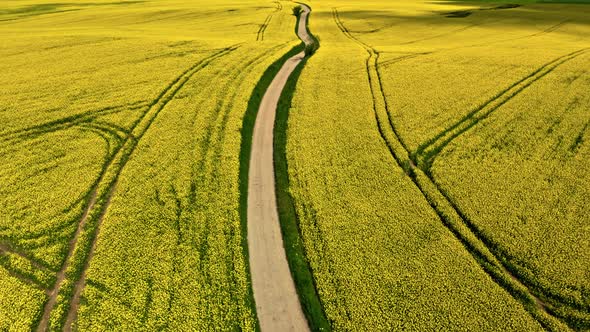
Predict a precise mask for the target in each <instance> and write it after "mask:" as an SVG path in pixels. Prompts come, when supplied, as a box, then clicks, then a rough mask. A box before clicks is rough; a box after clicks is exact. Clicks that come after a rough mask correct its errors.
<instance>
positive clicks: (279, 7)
mask: <svg viewBox="0 0 590 332" xmlns="http://www.w3.org/2000/svg"><path fill="white" fill-rule="evenodd" d="M275 3H276V5H277V7H276V8H275V10H274V11H273V12H271V13H270V14H268V16H266V19H265V20H264V22H263V23H262V25H261V26H260V28H259V29H258V32H257V33H256V41H263V40H264V32H265V31H266V28H268V25H269V24H270V20H272V17H273V16H274V14H276V13H277V12H280V11H281V10H283V5H282V4H281V3H280V2H278V1H275Z"/></svg>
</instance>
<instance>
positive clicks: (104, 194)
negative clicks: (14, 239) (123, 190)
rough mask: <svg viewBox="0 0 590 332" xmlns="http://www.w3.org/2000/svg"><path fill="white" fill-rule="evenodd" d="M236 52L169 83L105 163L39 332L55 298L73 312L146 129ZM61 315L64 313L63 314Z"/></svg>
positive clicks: (46, 322)
mask: <svg viewBox="0 0 590 332" xmlns="http://www.w3.org/2000/svg"><path fill="white" fill-rule="evenodd" d="M237 48H238V46H232V47H228V48H225V49H222V50H220V51H218V52H216V53H214V54H213V55H211V56H209V57H207V58H205V59H203V60H201V61H199V62H198V63H196V64H195V65H193V66H192V67H191V68H189V69H188V70H186V71H185V72H184V73H182V74H181V75H180V76H179V77H177V78H176V79H175V80H174V81H173V82H172V83H170V84H169V85H168V87H167V88H166V89H164V90H163V91H162V92H161V93H160V95H159V96H158V97H157V98H156V99H155V100H154V101H153V102H152V103H151V105H150V108H149V110H148V111H147V112H146V113H145V114H144V115H143V116H142V117H141V118H140V119H139V120H138V121H137V122H136V123H135V124H134V125H133V127H132V129H131V133H130V134H129V135H128V136H127V137H126V138H125V140H124V142H123V143H122V144H121V146H120V147H119V148H118V149H117V151H116V153H115V154H114V156H113V157H112V158H110V159H109V160H108V162H107V164H106V165H105V168H104V169H103V171H102V173H101V175H100V176H99V179H98V180H97V181H96V183H95V185H94V187H93V189H92V191H91V192H90V195H89V200H88V203H87V207H86V209H85V211H84V214H83V216H82V218H81V219H80V221H79V223H78V227H77V230H76V232H75V234H74V236H73V238H72V239H71V241H70V245H69V250H68V254H67V256H66V259H65V261H64V264H63V266H62V269H61V270H60V271H59V272H58V275H57V281H56V283H55V285H54V287H53V289H52V290H51V292H50V296H49V299H48V301H47V302H46V305H45V308H44V310H43V316H42V318H41V320H40V322H39V325H38V327H37V330H38V331H45V330H47V329H48V328H49V323H50V317H51V313H52V311H53V308H54V307H55V305H56V303H57V300H58V294H60V293H65V294H66V295H67V294H72V295H73V296H71V299H69V300H68V304H65V306H66V307H69V308H68V310H65V313H66V314H67V315H68V316H69V315H70V314H69V311H70V310H74V311H75V309H76V308H71V306H70V305H69V303H76V302H77V301H79V294H80V293H81V289H82V288H83V287H84V275H85V267H86V266H87V264H88V262H89V258H90V257H91V256H92V253H93V251H94V247H95V240H96V237H97V235H98V231H99V228H100V223H101V221H102V215H103V213H104V211H106V209H107V208H108V203H109V197H110V196H111V194H112V191H113V188H114V185H115V183H116V181H117V179H118V176H119V175H120V173H121V171H122V169H123V168H124V166H125V164H126V163H127V161H128V159H129V157H130V156H131V154H132V153H133V151H134V150H135V147H136V146H137V144H138V142H139V140H140V139H141V138H142V137H143V135H144V134H145V133H146V131H147V130H148V129H149V127H150V125H151V124H152V123H153V121H154V120H155V118H156V117H157V115H158V114H159V113H160V111H161V110H162V109H163V108H164V107H165V106H166V105H167V104H168V102H170V100H171V99H172V98H173V97H174V96H175V95H176V93H177V92H178V91H179V90H180V89H181V88H182V87H183V86H184V84H185V83H186V82H187V81H188V79H189V78H190V77H192V76H193V75H194V74H196V73H197V72H198V71H200V70H201V69H202V68H204V67H205V66H207V65H208V64H209V63H210V62H212V61H214V60H215V59H217V58H220V57H222V56H225V55H227V54H228V53H230V52H233V51H234V50H236V49H237ZM88 221H92V222H93V225H90V227H85V226H86V224H87V223H88ZM82 236H84V240H85V242H86V243H84V246H82V248H79V247H80V245H79V239H80V237H82ZM84 248H86V249H84ZM66 274H67V275H76V276H78V278H77V281H72V282H73V283H72V282H69V283H67V285H66V286H65V287H62V284H64V280H65V279H66ZM64 288H67V289H64ZM76 294H77V295H76ZM67 297H69V296H67ZM62 312H64V311H63V310H62ZM74 318H75V314H74ZM63 319H64V317H58V318H57V321H58V322H62V321H63ZM52 328H53V326H52ZM66 328H68V326H66Z"/></svg>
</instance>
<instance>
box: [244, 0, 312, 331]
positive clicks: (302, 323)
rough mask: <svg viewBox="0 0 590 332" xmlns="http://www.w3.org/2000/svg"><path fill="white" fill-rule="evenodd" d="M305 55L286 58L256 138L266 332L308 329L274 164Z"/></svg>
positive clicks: (258, 295) (258, 279) (258, 292)
mask: <svg viewBox="0 0 590 332" xmlns="http://www.w3.org/2000/svg"><path fill="white" fill-rule="evenodd" d="M302 8H303V12H302V13H301V19H300V20H299V26H298V28H297V31H298V35H299V38H301V40H303V41H304V42H305V43H306V44H309V43H312V42H313V41H312V38H311V36H309V35H308V33H307V29H306V23H307V18H308V15H309V12H310V9H309V8H308V7H307V6H304V5H302ZM303 58H304V52H301V53H299V54H297V55H295V56H293V57H292V58H290V59H289V60H287V62H285V64H284V65H283V67H282V68H281V70H280V71H279V73H278V74H277V76H276V77H275V78H274V79H273V81H272V83H271V84H270V86H269V87H268V90H267V91H266V93H265V94H264V97H263V98H262V102H261V103H260V108H259V110H258V115H257V118H256V123H255V125H254V134H253V138H252V152H251V155H250V170H249V174H248V178H249V182H248V248H249V254H250V273H251V275H252V288H253V290H254V299H255V301H256V310H257V314H258V320H259V321H260V328H261V330H262V331H263V332H266V331H281V332H283V331H309V327H308V324H307V320H306V319H305V315H304V314H303V311H302V309H301V304H300V303H299V298H298V296H297V292H296V290H295V283H294V282H293V279H292V277H291V272H290V270H289V265H288V263H287V258H286V256H285V249H284V247H283V238H282V235H281V227H280V224H279V217H278V212H277V203H276V194H275V174H274V163H273V129H274V122H275V113H276V109H277V104H278V101H279V98H280V96H281V92H282V91H283V88H284V86H285V83H286V82H287V79H288V78H289V76H290V75H291V73H292V72H293V71H294V70H295V68H296V67H297V65H299V64H300V63H301V61H302V60H303Z"/></svg>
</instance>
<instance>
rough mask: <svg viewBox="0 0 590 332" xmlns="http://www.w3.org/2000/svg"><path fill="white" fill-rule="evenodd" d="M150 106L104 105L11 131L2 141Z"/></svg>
mask: <svg viewBox="0 0 590 332" xmlns="http://www.w3.org/2000/svg"><path fill="white" fill-rule="evenodd" d="M148 106H149V102H148V101H139V102H135V103H130V104H126V105H120V106H109V107H104V108H101V109H98V110H95V111H90V112H85V113H81V114H77V115H72V116H67V117H65V118H62V119H57V120H53V121H49V122H46V123H42V124H39V125H35V126H31V127H28V128H24V129H19V130H15V131H10V132H7V133H3V134H2V135H0V143H5V142H11V141H14V140H22V139H29V138H36V137H38V136H40V135H43V134H48V133H52V132H55V131H58V130H63V129H68V128H71V127H73V126H75V125H77V124H81V123H85V122H90V121H92V120H94V119H95V118H97V117H99V116H103V115H108V114H115V113H118V112H121V111H127V110H137V109H142V108H145V107H148Z"/></svg>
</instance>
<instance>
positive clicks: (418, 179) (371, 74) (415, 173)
mask: <svg viewBox="0 0 590 332" xmlns="http://www.w3.org/2000/svg"><path fill="white" fill-rule="evenodd" d="M332 14H333V18H334V21H335V23H336V25H337V26H338V28H339V29H340V30H341V31H342V33H343V34H344V35H345V36H346V37H348V38H349V39H351V40H352V41H354V42H355V43H357V44H359V45H360V46H361V47H363V48H364V49H365V50H366V51H367V53H368V54H369V57H368V58H367V60H366V66H367V75H368V80H369V84H370V89H371V94H372V96H373V110H374V112H375V120H376V123H377V129H378V131H379V134H380V136H381V138H382V140H383V141H384V143H385V145H386V146H387V148H388V150H389V152H390V154H391V155H392V157H393V158H394V160H395V161H396V163H397V164H398V165H399V166H400V167H401V168H402V169H404V170H405V172H406V174H407V175H408V176H409V177H410V178H411V179H412V181H413V182H414V184H415V185H416V187H417V188H418V189H419V190H420V192H421V193H422V195H423V196H424V198H425V199H426V200H427V202H428V203H429V204H430V206H431V207H432V208H433V210H434V211H435V212H436V213H437V215H438V217H439V218H440V220H441V221H442V223H443V224H444V225H445V226H446V227H447V229H449V230H450V231H451V233H452V234H453V235H454V236H455V237H456V238H457V239H458V240H459V241H460V242H461V243H462V245H463V246H464V247H465V248H466V249H467V251H468V252H469V253H470V254H471V255H472V257H473V258H474V259H475V261H476V262H477V263H478V264H479V265H480V266H481V267H482V269H483V270H484V271H485V272H486V273H487V274H488V275H489V276H490V277H491V278H492V280H494V281H495V282H496V283H497V284H498V285H499V286H501V287H502V288H503V289H504V290H506V291H507V292H508V294H510V295H511V296H512V297H513V298H514V299H515V300H517V301H519V302H520V303H521V304H522V305H523V307H524V308H525V309H526V310H527V311H528V312H529V313H530V314H531V316H532V317H533V318H534V319H536V320H537V321H538V322H539V324H541V326H543V328H545V329H548V330H560V329H563V328H564V327H565V326H564V323H565V324H567V323H568V322H566V321H564V319H565V320H567V317H562V316H560V315H557V314H556V312H555V311H554V310H552V305H551V304H549V303H547V302H546V301H545V299H547V298H548V296H547V295H546V294H543V293H541V294H539V293H540V292H539V291H538V289H536V288H534V287H533V285H532V284H531V283H530V282H528V280H523V278H522V277H520V274H518V273H517V272H516V271H514V267H513V266H512V265H511V264H509V263H508V259H507V257H506V256H505V255H503V254H502V253H498V252H497V250H494V249H495V246H493V244H492V243H490V242H489V241H486V238H483V237H482V234H481V232H478V231H477V230H476V229H474V228H473V225H474V224H473V222H471V221H470V220H469V219H468V218H467V216H466V215H465V214H464V213H463V212H462V211H461V209H460V208H459V206H458V205H457V204H456V203H455V202H454V201H453V200H452V199H451V197H450V196H449V195H448V194H447V193H446V192H445V191H444V190H443V189H442V188H441V187H440V185H438V184H437V183H436V182H435V181H434V179H433V177H432V175H431V174H428V173H426V172H423V171H422V170H421V169H420V168H418V167H417V166H416V165H415V162H414V161H413V160H412V159H411V155H412V154H411V153H410V150H409V149H408V147H407V145H406V144H405V143H404V141H403V140H402V139H401V137H400V135H399V134H398V132H397V129H396V127H395V125H394V123H393V121H392V119H391V116H390V112H389V106H388V103H387V99H386V98H385V94H384V91H383V84H382V82H381V77H380V76H381V75H380V73H379V64H378V57H379V53H378V52H377V51H376V50H375V49H374V48H372V47H371V46H370V45H367V44H365V43H364V42H362V41H360V40H359V39H358V38H356V37H355V36H353V35H352V34H351V33H350V32H349V31H348V30H347V29H346V27H345V26H344V25H343V23H342V21H341V20H340V17H339V14H338V11H337V9H336V8H333V10H332ZM582 51H583V50H579V51H576V52H574V54H573V55H574V56H575V55H576V54H578V53H577V52H582ZM571 55H572V54H570V56H571ZM551 70H552V69H551ZM546 74H547V73H545V75H546ZM543 76H544V75H543ZM449 214H450V215H451V216H452V217H453V218H451V216H449ZM454 220H459V221H460V222H459V223H458V222H455V221H454ZM560 304H563V305H567V303H560Z"/></svg>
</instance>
